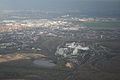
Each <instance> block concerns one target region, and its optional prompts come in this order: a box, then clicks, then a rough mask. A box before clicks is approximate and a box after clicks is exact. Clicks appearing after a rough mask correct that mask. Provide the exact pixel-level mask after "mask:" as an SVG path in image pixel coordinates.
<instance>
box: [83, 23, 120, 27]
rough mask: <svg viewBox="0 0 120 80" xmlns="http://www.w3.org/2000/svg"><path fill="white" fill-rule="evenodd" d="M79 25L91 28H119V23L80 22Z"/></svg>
mask: <svg viewBox="0 0 120 80" xmlns="http://www.w3.org/2000/svg"><path fill="white" fill-rule="evenodd" d="M81 24H83V25H85V26H87V27H93V28H120V22H82V23H81Z"/></svg>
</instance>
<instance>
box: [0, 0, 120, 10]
mask: <svg viewBox="0 0 120 80" xmlns="http://www.w3.org/2000/svg"><path fill="white" fill-rule="evenodd" d="M119 3H120V0H0V9H43V10H44V9H46V10H47V9H87V8H95V7H96V8H95V9H99V8H103V7H110V8H114V9H115V8H118V7H119Z"/></svg>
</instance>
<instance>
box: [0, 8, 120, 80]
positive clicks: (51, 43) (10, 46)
mask: <svg viewBox="0 0 120 80" xmlns="http://www.w3.org/2000/svg"><path fill="white" fill-rule="evenodd" d="M69 13H70V12H69ZM119 53H120V18H113V17H96V16H94V17H93V16H87V15H74V14H72V13H71V14H66V13H64V12H57V11H48V12H46V11H39V10H38V11H37V10H36V11H35V10H27V11H24V10H1V11H0V68H1V69H0V78H2V77H4V76H5V77H6V78H10V79H11V80H12V79H13V78H15V79H21V78H23V80H29V79H30V80H32V79H31V77H32V78H33V79H34V80H35V79H36V80H39V79H44V77H45V74H47V77H48V78H47V77H46V78H45V80H52V79H53V78H51V77H50V76H49V75H51V76H56V75H57V76H58V75H63V76H62V77H59V79H58V78H57V77H55V78H54V79H53V80H69V79H70V80H78V79H79V77H80V76H81V75H84V74H85V75H86V74H88V75H91V76H92V77H94V75H95V76H96V77H94V78H95V79H93V78H92V77H91V78H90V80H99V79H97V78H98V77H99V76H102V75H105V76H109V77H100V80H109V78H110V76H111V75H112V76H113V78H114V80H118V74H117V73H119V71H120V65H119V61H120V54H119ZM9 68H10V69H9ZM18 68H19V69H20V70H19V71H16V70H17V69H18ZM26 68H27V69H28V70H29V71H28V72H27V70H25V69H26ZM9 72H10V73H9ZM6 73H7V75H6ZM51 73H56V74H51ZM80 73H81V75H79V74H80ZM82 73H83V74H82ZM94 73H95V74H94ZM48 74H49V75H48ZM65 74H66V75H65ZM70 74H72V75H70ZM39 75H43V76H42V77H41V76H39ZM49 77H50V79H49ZM82 77H83V79H84V78H85V76H82ZM56 78H57V79H56ZM73 78H74V79H73ZM75 78H76V79H75ZM13 80H14V79H13ZM85 80H86V79H85Z"/></svg>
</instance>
